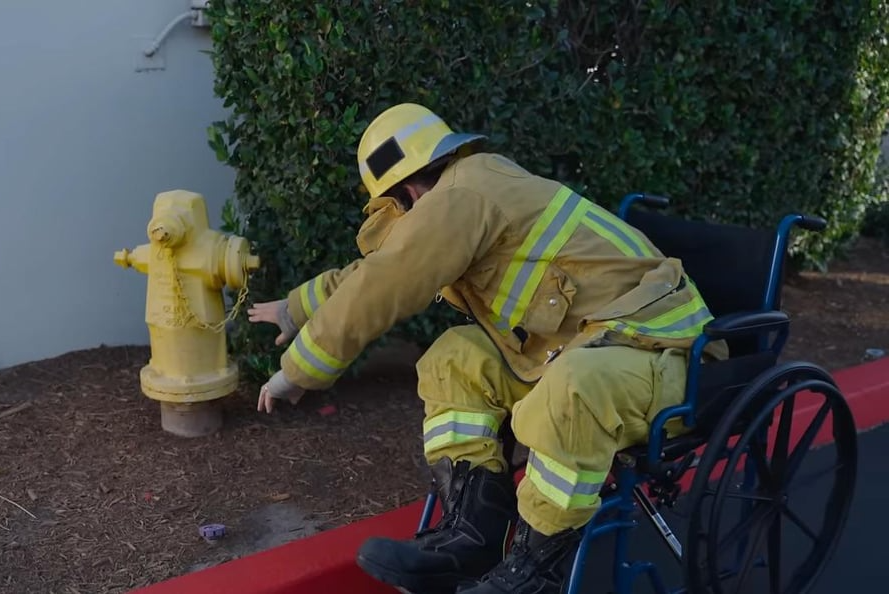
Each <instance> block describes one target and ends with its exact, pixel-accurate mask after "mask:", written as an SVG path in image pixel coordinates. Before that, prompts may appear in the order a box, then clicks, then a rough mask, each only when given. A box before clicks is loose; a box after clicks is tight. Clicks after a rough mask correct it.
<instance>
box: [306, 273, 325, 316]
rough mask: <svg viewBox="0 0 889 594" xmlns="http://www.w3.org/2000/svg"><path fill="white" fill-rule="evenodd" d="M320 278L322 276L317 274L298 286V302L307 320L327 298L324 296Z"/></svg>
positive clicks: (322, 282) (322, 283)
mask: <svg viewBox="0 0 889 594" xmlns="http://www.w3.org/2000/svg"><path fill="white" fill-rule="evenodd" d="M321 277H322V275H320V274H319V275H318V276H316V277H315V278H313V279H312V280H310V281H308V282H305V283H303V284H301V285H300V286H299V300H300V303H301V304H302V306H303V311H304V312H305V313H306V317H307V318H311V317H312V315H314V313H315V312H316V311H318V308H319V307H321V304H322V303H324V302H325V301H326V300H327V296H326V295H325V294H324V281H323V279H322V278H321Z"/></svg>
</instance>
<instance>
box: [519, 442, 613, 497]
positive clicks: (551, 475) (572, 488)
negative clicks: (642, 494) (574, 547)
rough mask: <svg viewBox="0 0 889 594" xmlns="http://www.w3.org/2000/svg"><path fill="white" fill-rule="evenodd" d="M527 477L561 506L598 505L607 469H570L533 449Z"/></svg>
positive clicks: (529, 457)
mask: <svg viewBox="0 0 889 594" xmlns="http://www.w3.org/2000/svg"><path fill="white" fill-rule="evenodd" d="M526 474H527V476H528V480H530V481H531V483H532V484H533V485H534V486H535V487H537V490H538V491H540V492H541V493H543V495H544V496H546V497H547V498H548V499H551V500H552V501H553V502H554V503H555V504H556V505H558V506H559V507H561V508H562V509H577V508H581V507H595V506H597V505H598V504H599V491H601V490H602V484H603V483H604V482H605V480H606V479H607V478H608V472H607V471H606V472H599V471H594V470H581V471H576V470H571V469H570V468H568V467H567V466H565V465H563V464H561V463H559V462H557V461H555V460H553V459H552V458H550V457H548V456H545V455H543V454H541V453H540V452H535V451H533V450H532V451H531V452H530V454H529V456H528V466H527V469H526Z"/></svg>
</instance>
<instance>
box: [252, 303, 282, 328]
mask: <svg viewBox="0 0 889 594" xmlns="http://www.w3.org/2000/svg"><path fill="white" fill-rule="evenodd" d="M247 319H248V320H250V321H251V322H254V323H256V322H269V323H272V324H277V322H278V310H277V305H276V302H267V303H254V304H253V307H251V308H249V309H248V310H247Z"/></svg>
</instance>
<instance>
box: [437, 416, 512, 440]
mask: <svg viewBox="0 0 889 594" xmlns="http://www.w3.org/2000/svg"><path fill="white" fill-rule="evenodd" d="M450 432H454V433H459V434H460V435H471V436H473V437H497V432H496V431H494V430H493V429H491V428H490V427H484V426H482V425H474V424H471V423H460V422H458V421H448V422H447V423H444V424H442V425H439V426H438V427H433V428H432V429H430V430H429V431H427V432H426V433H424V434H423V441H430V440H432V439H435V438H436V437H438V436H439V435H444V434H446V433H450Z"/></svg>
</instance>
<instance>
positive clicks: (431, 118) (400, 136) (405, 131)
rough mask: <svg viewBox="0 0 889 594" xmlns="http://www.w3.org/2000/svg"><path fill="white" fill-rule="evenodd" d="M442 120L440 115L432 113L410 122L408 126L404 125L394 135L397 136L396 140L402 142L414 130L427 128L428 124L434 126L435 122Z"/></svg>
mask: <svg viewBox="0 0 889 594" xmlns="http://www.w3.org/2000/svg"><path fill="white" fill-rule="evenodd" d="M441 121H442V119H441V118H440V117H438V116H437V115H435V114H434V113H430V114H429V115H427V116H425V117H422V118H420V119H419V120H417V121H416V122H413V123H411V124H408V125H407V126H404V127H403V128H401V129H400V130H398V131H396V132H395V134H393V136H394V137H395V140H397V141H398V143H399V144H401V141H403V140H404V139H405V138H407V137H408V136H410V135H411V134H413V133H414V132H417V131H418V130H422V129H423V128H425V127H427V126H432V125H433V124H438V123H439V122H441Z"/></svg>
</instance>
